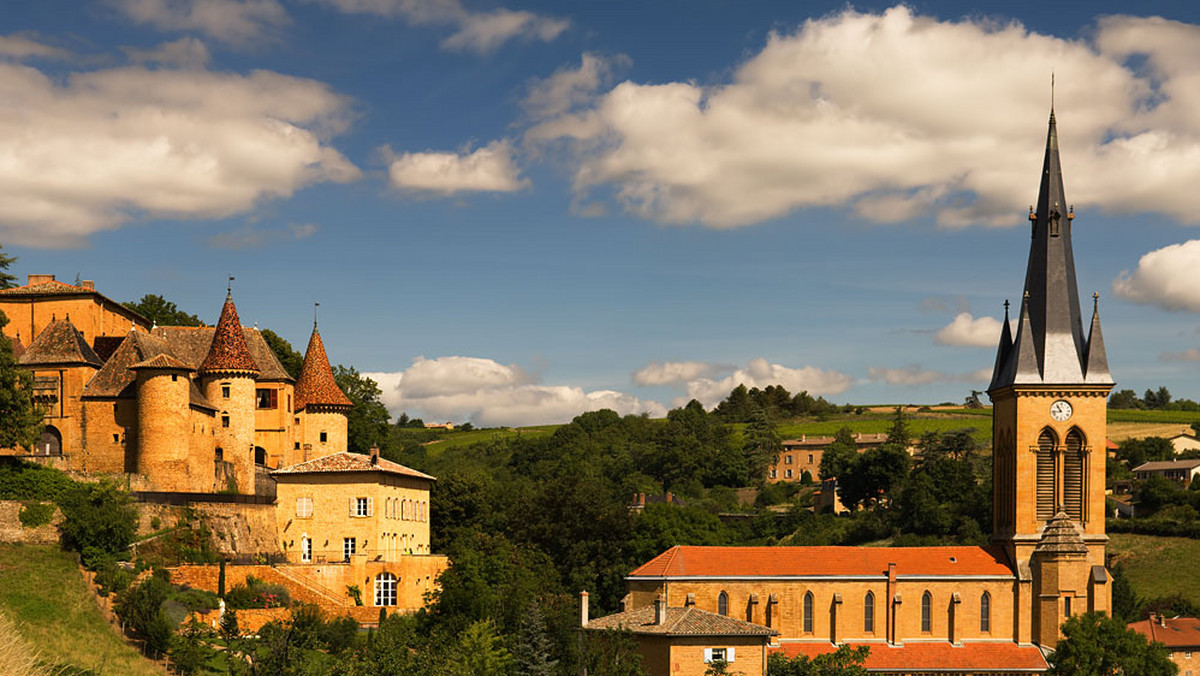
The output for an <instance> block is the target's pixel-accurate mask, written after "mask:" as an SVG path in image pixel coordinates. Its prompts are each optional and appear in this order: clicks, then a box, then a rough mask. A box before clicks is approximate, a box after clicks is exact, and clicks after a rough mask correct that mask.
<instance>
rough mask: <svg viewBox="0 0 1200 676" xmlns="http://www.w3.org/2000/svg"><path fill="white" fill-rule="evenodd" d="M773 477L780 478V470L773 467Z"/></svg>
mask: <svg viewBox="0 0 1200 676" xmlns="http://www.w3.org/2000/svg"><path fill="white" fill-rule="evenodd" d="M771 478H772V479H776V478H779V470H777V469H775V468H773V467H772V468H771Z"/></svg>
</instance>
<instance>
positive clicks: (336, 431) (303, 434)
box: [287, 322, 354, 464]
mask: <svg viewBox="0 0 1200 676" xmlns="http://www.w3.org/2000/svg"><path fill="white" fill-rule="evenodd" d="M295 391H296V417H297V418H298V419H299V428H298V429H297V443H298V444H299V448H298V449H294V450H293V453H294V455H293V457H291V458H289V462H288V463H287V464H295V463H298V462H306V461H308V460H312V459H314V458H320V457H323V456H326V455H330V454H333V453H340V452H342V451H345V450H347V449H346V433H347V418H346V415H347V413H349V411H350V409H351V408H353V407H354V403H353V402H351V401H350V399H349V398H348V397H346V395H345V393H343V392H342V390H341V388H339V387H338V386H337V382H336V381H335V380H334V378H333V369H331V368H330V367H329V357H328V356H327V355H326V354H325V344H324V343H323V342H322V341H321V332H320V331H318V330H317V323H316V322H313V331H312V336H311V337H309V339H308V349H306V350H305V351H304V364H303V365H302V366H301V367H300V378H299V379H297V381H296V390H295Z"/></svg>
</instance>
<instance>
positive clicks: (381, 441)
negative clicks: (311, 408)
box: [333, 364, 391, 453]
mask: <svg viewBox="0 0 1200 676" xmlns="http://www.w3.org/2000/svg"><path fill="white" fill-rule="evenodd" d="M333 379H334V380H336V381H337V385H338V387H339V388H341V390H342V392H344V393H345V394H346V396H347V397H349V398H350V401H352V402H354V408H352V409H350V412H349V413H347V414H346V418H347V432H346V436H347V445H348V446H349V449H350V451H351V452H353V453H367V452H369V451H370V450H371V447H372V446H379V447H380V449H383V448H385V447H386V446H387V445H388V444H389V443H390V441H391V434H390V427H389V426H390V425H391V415H390V414H388V410H387V407H386V406H384V405H383V402H382V401H380V399H379V398H380V397H381V396H383V392H382V391H381V390H380V389H379V383H376V382H375V381H374V380H371V379H370V378H368V377H366V376H364V375H362V374H360V373H359V372H358V371H357V370H355V368H354V367H352V366H342V365H340V364H339V365H338V366H335V367H334V368H333Z"/></svg>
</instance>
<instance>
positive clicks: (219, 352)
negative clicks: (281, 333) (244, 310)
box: [199, 291, 259, 375]
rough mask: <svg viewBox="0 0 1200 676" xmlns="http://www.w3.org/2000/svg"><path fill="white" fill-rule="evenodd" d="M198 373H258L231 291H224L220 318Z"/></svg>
mask: <svg viewBox="0 0 1200 676" xmlns="http://www.w3.org/2000/svg"><path fill="white" fill-rule="evenodd" d="M199 371H200V373H211V372H214V371H237V372H243V373H252V374H254V375H258V372H259V371H258V365H257V364H255V363H254V358H253V357H251V356H250V348H249V347H247V345H246V336H245V334H244V333H242V322H241V320H240V319H238V313H237V306H236V305H234V304H233V292H232V291H226V293H225V306H224V307H222V308H221V319H219V320H218V321H217V330H216V331H215V332H214V333H213V341H212V346H211V347H209V348H208V355H207V356H206V357H204V361H203V362H202V363H201V364H200V368H199Z"/></svg>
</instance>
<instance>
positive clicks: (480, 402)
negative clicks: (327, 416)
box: [364, 356, 667, 427]
mask: <svg viewBox="0 0 1200 676" xmlns="http://www.w3.org/2000/svg"><path fill="white" fill-rule="evenodd" d="M364 375H366V376H367V377H369V378H372V379H373V380H375V381H376V382H377V383H379V385H380V389H381V390H382V391H383V395H382V399H383V403H384V405H386V406H387V407H388V410H389V411H391V412H392V414H393V415H398V414H399V413H400V412H401V411H407V412H408V413H409V414H410V415H414V414H415V415H418V416H421V417H424V418H426V419H432V420H453V421H461V420H470V421H471V423H472V424H474V425H480V426H486V427H495V426H501V425H511V426H517V425H543V424H551V423H561V422H566V421H568V420H570V419H572V418H574V417H575V416H577V415H579V414H580V413H584V412H586V411H595V410H599V409H602V408H609V409H612V410H614V411H616V412H617V413H620V414H622V415H628V414H640V413H649V414H650V415H651V416H653V417H662V416H664V415H666V412H667V411H666V408H665V407H664V406H662V404H659V403H658V402H655V401H644V400H641V399H638V398H637V397H633V396H631V395H628V394H624V393H622V392H616V391H613V390H594V391H590V392H589V391H585V390H584V389H583V388H581V387H575V386H569V385H543V384H540V383H538V382H537V381H536V379H535V378H533V377H532V376H530V375H529V374H528V373H527V372H525V371H524V370H523V369H521V368H520V367H518V366H516V365H514V364H509V365H505V364H500V363H499V362H496V361H493V360H491V359H481V358H478V357H461V356H451V357H440V358H437V359H426V358H424V357H418V358H416V359H415V360H413V365H412V366H411V367H409V368H408V369H407V370H405V371H402V372H399V373H367V374H364Z"/></svg>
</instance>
